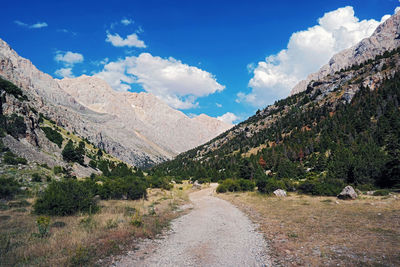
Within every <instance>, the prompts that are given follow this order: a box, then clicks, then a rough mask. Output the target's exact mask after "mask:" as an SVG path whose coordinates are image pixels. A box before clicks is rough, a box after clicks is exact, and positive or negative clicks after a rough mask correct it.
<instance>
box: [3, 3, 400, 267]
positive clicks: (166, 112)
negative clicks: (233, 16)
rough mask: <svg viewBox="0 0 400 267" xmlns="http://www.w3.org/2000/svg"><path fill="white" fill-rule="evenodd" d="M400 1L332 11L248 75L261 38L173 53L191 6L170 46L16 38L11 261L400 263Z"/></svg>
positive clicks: (8, 79)
mask: <svg viewBox="0 0 400 267" xmlns="http://www.w3.org/2000/svg"><path fill="white" fill-rule="evenodd" d="M100 2H101V1H100ZM81 4H82V5H84V3H81ZM96 4H97V3H96ZM230 4H231V3H230ZM259 4H261V2H260V3H259ZM318 4H322V3H318ZM99 5H100V6H101V3H100V4H99ZM190 5H195V4H194V3H190ZM382 5H383V4H382ZM127 6H129V7H131V3H129V5H127ZM171 6H174V5H173V4H171ZM367 6H368V5H367ZM168 8H171V7H170V6H168V7H165V6H164V9H165V10H167V9H168ZM231 8H233V9H235V8H237V6H236V5H232V6H231ZM243 8H244V7H243ZM246 8H247V7H246ZM324 8H325V6H324ZM224 9H225V7H224ZM370 9H371V8H370ZM91 10H92V9H90V12H92V11H91ZM160 10H161V9H160ZM177 10H180V9H179V8H177ZM392 10H393V9H392ZM399 10H400V7H396V8H395V11H394V14H392V13H391V14H390V15H384V16H383V17H381V19H380V20H375V19H369V20H365V19H363V20H360V19H358V18H357V17H355V15H354V9H353V7H352V6H346V7H340V8H338V9H337V10H334V11H331V12H327V13H325V14H324V16H323V17H320V18H319V19H318V24H316V25H314V26H312V27H309V26H307V27H308V28H306V30H298V31H296V32H294V33H293V34H292V36H291V37H290V39H289V42H288V45H287V48H286V49H283V50H280V52H279V53H277V54H271V55H269V56H267V57H265V59H264V60H262V61H259V62H258V63H254V62H253V63H248V65H247V72H248V73H246V75H247V76H248V74H251V75H253V77H252V78H251V79H250V80H249V82H248V83H247V87H248V88H244V89H239V88H240V87H243V83H242V81H240V77H239V76H241V75H240V74H237V73H234V72H233V69H234V68H235V67H234V66H235V64H237V62H236V61H239V56H240V53H243V55H245V54H246V52H249V51H247V50H251V49H250V44H249V43H247V42H246V47H247V48H246V49H243V47H242V46H243V44H241V45H239V46H240V47H239V48H238V47H237V46H236V45H237V44H236V43H235V42H236V40H235V42H231V43H229V46H225V47H219V49H220V50H218V49H217V50H213V47H210V46H208V48H207V49H208V50H207V53H208V51H212V52H210V54H207V53H205V51H202V52H203V54H202V53H201V52H200V51H201V48H202V47H203V46H206V45H209V44H208V43H207V44H206V43H204V42H200V39H201V38H199V39H198V40H197V39H196V42H195V44H194V43H191V44H187V45H186V46H185V45H183V46H184V47H180V46H177V47H180V48H179V49H178V50H176V51H175V52H176V54H177V55H179V56H182V58H183V59H184V60H180V59H176V58H174V57H172V56H169V57H166V56H165V55H166V54H168V53H165V54H163V52H162V50H163V49H166V48H165V47H169V48H168V49H173V48H174V47H175V46H176V45H177V44H176V43H174V44H173V45H172V44H170V43H169V41H172V39H175V37H176V36H175V34H174V33H173V32H174V31H175V30H179V29H180V30H182V29H181V28H179V27H182V22H181V21H180V22H179V23H177V25H180V26H179V27H178V26H173V27H172V28H163V30H157V33H158V34H161V35H162V34H163V33H164V32H170V31H171V32H172V34H171V35H170V36H168V38H167V40H164V41H165V43H164V42H159V40H157V41H155V42H154V43H152V42H150V41H149V42H147V41H146V43H145V42H144V41H143V40H140V39H139V37H140V38H141V37H142V34H143V36H146V34H147V32H144V30H143V28H142V27H141V26H140V25H139V24H138V23H137V24H135V23H136V22H134V21H133V20H132V19H130V18H129V17H123V18H122V19H121V18H120V19H118V20H115V21H114V22H112V23H111V22H107V23H106V22H104V25H108V26H104V27H103V28H104V29H105V30H104V29H103V30H104V31H105V34H106V35H105V36H106V37H104V36H103V35H104V32H103V35H101V36H100V37H99V36H97V37H96V38H100V39H101V40H102V41H103V42H104V43H106V45H107V46H108V47H107V46H105V47H104V48H100V47H101V45H100V42H99V40H100V39H96V42H98V44H96V45H98V46H99V47H95V45H93V43H92V41H93V40H92V37H89V34H88V33H87V32H86V33H83V32H81V33H79V34H72V32H70V31H68V30H66V29H64V30H65V31H64V30H62V29H58V30H55V29H54V28H51V27H49V28H48V30H52V31H56V32H57V34H69V37H68V38H67V37H65V36H64V37H63V38H66V39H62V38H61V37H57V38H55V39H54V40H53V39H52V40H53V42H55V43H56V41H57V42H58V41H59V42H58V46H59V47H62V46H61V44H62V45H64V42H66V43H68V42H69V44H70V45H72V44H73V46H74V47H79V48H81V49H84V48H85V47H86V49H87V50H86V54H85V56H84V55H83V54H81V53H78V52H72V51H66V50H65V51H64V50H61V48H60V49H58V48H57V49H56V48H54V47H53V46H52V47H51V48H50V47H49V44H48V43H47V42H43V43H42V44H41V45H40V49H42V48H43V50H44V47H46V49H47V50H46V51H47V52H48V51H50V50H51V51H52V52H51V53H52V55H51V57H53V61H54V62H52V64H50V63H49V61H48V60H47V59H45V58H44V57H43V58H42V57H40V60H39V59H38V58H37V57H35V56H32V52H31V51H38V50H37V47H35V46H34V45H33V44H32V46H29V47H27V46H25V44H24V42H20V43H16V42H13V41H11V42H10V43H13V46H14V45H15V47H17V48H18V49H17V48H16V50H18V53H17V51H16V50H14V48H12V47H11V45H10V44H9V43H7V42H6V41H5V39H4V40H3V39H0V266H7V267H8V266H400V257H399V255H400V247H399V242H400V11H399ZM212 11H213V12H215V10H212ZM254 11H255V10H254V9H253V11H252V12H254ZM307 11H308V10H307ZM88 12H89V11H88ZM90 12H89V13H90ZM296 12H297V10H296ZM165 13H168V12H165ZM179 13H181V12H179ZM195 13H196V14H197V10H196V12H195ZM90 14H92V15H93V14H94V13H90ZM110 14H111V13H110ZM227 14H229V12H227ZM96 15H98V14H97V13H96ZM192 15H193V16H194V15H195V14H193V13H192ZM174 16H176V14H175V15H174ZM263 16H265V14H263ZM147 17H151V18H152V19H154V20H155V21H157V20H156V17H155V16H153V14H151V16H150V15H149V14H147ZM218 17H220V16H219V14H218ZM228 17H229V16H228ZM1 19H2V18H0V20H1ZM61 19H62V18H60V20H61ZM77 19H78V17H77ZM80 19H82V18H80ZM182 19H183V18H182ZM254 19H256V18H254ZM264 19H265V18H264ZM298 19H300V18H298ZM171 20H173V18H168V19H166V20H164V21H163V22H162V23H160V24H159V25H157V26H156V27H155V26H154V25H153V26H154V27H153V28H151V27H149V28H150V31H151V30H153V31H154V29H158V27H161V28H162V27H166V26H165V25H167V24H168V23H170V22H171ZM203 20H204V18H203V17H201V18H200V20H199V21H203ZM183 21H186V22H187V18H186V19H183ZM68 23H69V22H68ZM68 23H67V24H68ZM85 23H88V21H87V20H85V22H84V23H83V24H85ZM148 23H149V22H148ZM251 23H252V24H251V25H253V22H251ZM274 23H275V22H274ZM287 23H289V22H287ZM291 23H293V21H292V22H291ZM14 24H15V25H13V26H14V27H20V28H19V29H20V30H25V31H26V34H27V32H28V31H30V33H33V32H34V31H36V30H40V29H42V28H47V27H48V26H49V25H47V23H36V24H28V23H25V22H22V21H20V20H14ZM164 24H165V25H164ZM85 25H86V24H85ZM185 25H186V24H185ZM217 25H219V24H217ZM307 25H308V24H307ZM192 26H193V25H191V24H187V25H186V26H185V27H188V29H189V30H190V32H191V33H192V34H193V32H196V31H195V30H193V29H192ZM227 26H228V25H225V28H224V27H221V29H224V31H225V30H226V29H228V28H229V27H228V28H227ZM247 26H249V25H247ZM286 26H288V24H286ZM57 27H58V26H57ZM88 27H89V26H88ZM90 27H93V26H90ZM174 27H177V28H174ZM288 27H289V26H288ZM133 28H135V29H136V30H135V31H134V33H132V32H133V30H132V29H133ZM269 28H273V29H275V28H280V27H269ZM93 29H95V28H93ZM93 29H92V28H91V30H88V32H89V31H90V32H92V31H93V32H92V33H91V34H93V35H96V34H98V32H97V31H96V30H93ZM116 29H119V30H121V32H123V30H122V29H125V31H127V30H128V29H129V32H130V34H129V35H127V36H126V38H125V37H124V36H120V35H119V34H118V33H116V32H114V30H115V31H117V30H116ZM207 29H208V31H211V30H218V29H219V27H215V25H213V27H210V25H207ZM42 30H43V29H42ZM236 30H237V31H239V32H240V30H241V28H240V27H235V32H234V33H235V34H232V36H237V35H236ZM264 30H266V29H264ZM146 31H147V30H146ZM242 33H243V32H242ZM247 33H249V32H248V31H247V30H246V34H247ZM250 33H251V31H250ZM0 34H2V32H0ZM153 34H154V32H153ZM276 34H278V32H276V31H275V35H276ZM9 35H10V36H14V38H16V37H15V35H14V34H13V33H12V34H9ZM149 35H150V34H149ZM183 35H186V37H189V36H188V35H187V33H185V34H183ZM217 35H218V37H220V38H222V39H224V38H228V37H229V35H228V34H227V35H226V36H225V35H224V34H221V33H219V34H217ZM21 36H23V35H21ZM27 36H30V37H29V38H31V40H35V39H34V38H33V37H32V36H31V35H29V34H27ZM271 36H273V37H274V38H275V37H276V36H274V34H272V35H271ZM164 37H165V36H164ZM172 37H174V38H172ZM1 38H3V36H1ZM19 38H20V37H18V38H17V39H19ZM27 38H28V37H27ZM29 38H28V39H29ZM47 38H49V40H50V39H51V38H50V35H47ZM74 38H76V39H74ZM276 38H277V37H276ZM10 39H11V40H12V38H10ZM170 39H171V40H170ZM222 39H219V41H221V40H222ZM19 40H20V39H19ZM55 40H56V41H55ZM61 40H64V41H61ZM73 40H76V42H75V41H73ZM77 40H85V42H87V43H85V42H81V41H77ZM207 40H208V39H207ZM210 40H211V39H210ZM153 41H154V40H153ZM181 41H182V42H183V41H184V40H181ZM264 41H265V42H266V43H273V42H272V40H270V39H264ZM257 42H258V41H257ZM49 43H51V42H49ZM156 43H157V44H159V43H162V44H163V45H165V47H164V48H162V46H157V45H156ZM212 43H213V46H218V44H219V43H218V42H212ZM239 43H240V42H239ZM51 45H53V44H51ZM103 45H104V44H103ZM36 46H38V45H37V44H36ZM88 47H90V49H88ZM234 47H236V51H235V57H234V56H232V55H231V56H227V55H225V54H223V53H221V51H224V52H226V53H230V52H231V51H230V49H231V48H232V49H233V48H234ZM256 47H257V46H256V45H255V46H254V49H256ZM23 48H24V49H23ZM228 48H229V49H228ZM311 48H312V49H311ZM19 49H20V50H19ZM30 49H32V50H30ZM118 49H119V51H120V52H119V54H118V53H117V52H115V51H117V50H118ZM151 49H154V50H152V51H153V53H154V52H156V51H157V52H158V53H160V55H163V56H157V55H155V56H153V55H152V54H151V53H150V52H149V50H151ZM191 49H193V50H191ZM271 49H272V48H271ZM274 49H276V48H274ZM139 51H143V52H139ZM190 51H191V53H189V52H190ZM193 51H196V52H195V53H194V52H193ZM232 51H233V50H232ZM263 51H264V50H263ZM277 51H278V50H277ZM19 53H20V54H19ZM48 53H50V52H48ZM97 53H98V54H97ZM193 53H194V54H193ZM263 53H265V51H264V52H263ZM221 54H223V55H221ZM328 54H329V57H330V59H329V60H327V55H328ZM21 55H31V56H32V58H35V62H37V63H38V65H37V66H40V67H41V68H43V70H40V69H39V68H38V67H36V66H35V65H34V64H33V63H32V62H31V61H30V60H29V59H27V58H24V57H22V56H21ZM99 55H102V56H101V57H102V58H100V56H99ZM237 55H238V58H237V59H236V56H237ZM47 56H48V55H47ZM234 58H235V60H233V59H234ZM250 58H254V56H252V57H250ZM321 58H322V59H325V60H324V62H323V64H322V63H321V62H322V61H321ZM206 59H207V60H206ZM46 60H47V61H46ZM203 60H204V61H203ZM213 60H216V61H215V62H217V61H218V62H219V63H220V65H218V64H215V65H214V63H215V62H214V61H213ZM32 61H33V59H32ZM222 61H223V64H221V62H222ZM300 61H301V64H299V62H300ZM320 61H321V62H320ZM79 64H82V65H79ZM241 64H242V63H241ZM302 64H304V65H302ZM242 65H243V64H242ZM55 66H57V68H58V69H57V70H56V71H54V70H52V71H53V72H54V74H53V75H54V77H53V76H52V75H50V74H47V73H46V72H45V71H44V70H46V71H47V72H48V73H50V72H49V69H53V68H55ZM221 66H224V68H225V69H223V70H222V71H221V70H220V68H221ZM317 67H318V68H317ZM206 69H210V70H212V71H213V72H216V73H219V75H220V76H222V77H223V78H222V79H219V80H218V81H217V78H216V75H215V74H213V73H211V72H209V71H207V70H206ZM311 70H312V71H311ZM306 71H307V73H305V72H306ZM225 72H226V73H229V75H228V76H225V75H224V74H225ZM76 73H79V76H75V75H74V74H76ZM238 73H239V72H238ZM236 76H237V77H236ZM227 77H228V78H227ZM247 78H248V77H247ZM242 79H243V76H242ZM225 84H226V85H225ZM282 96H283V97H282ZM272 99H273V101H272ZM274 101H275V102H274ZM260 103H261V104H260ZM265 103H268V104H265ZM271 103H273V104H271ZM249 110H251V112H250V113H249ZM207 114H208V115H207ZM248 114H252V115H251V116H248ZM245 118H247V119H245Z"/></svg>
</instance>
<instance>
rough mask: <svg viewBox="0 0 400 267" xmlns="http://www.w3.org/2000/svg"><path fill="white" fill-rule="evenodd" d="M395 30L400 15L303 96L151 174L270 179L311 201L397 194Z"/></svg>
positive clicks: (399, 148) (399, 145)
mask: <svg viewBox="0 0 400 267" xmlns="http://www.w3.org/2000/svg"><path fill="white" fill-rule="evenodd" d="M399 25H400V13H398V14H396V15H394V16H392V17H391V18H390V19H388V20H387V21H386V22H385V23H384V24H383V25H381V26H379V27H378V29H377V30H376V32H375V33H374V34H373V36H372V37H371V38H370V39H364V40H363V41H361V43H360V44H358V45H356V46H355V48H353V49H350V50H345V51H344V52H341V53H339V54H338V55H336V56H334V58H333V60H331V63H332V64H331V67H332V69H329V71H327V72H323V71H320V72H319V73H318V74H315V75H314V76H312V75H311V76H310V77H313V78H312V79H314V80H312V81H310V82H309V83H308V84H307V85H306V87H305V90H304V89H303V88H302V89H301V90H300V91H301V92H300V93H296V94H293V95H291V96H289V97H287V98H286V99H282V100H279V101H277V102H275V104H273V105H271V106H268V107H266V108H265V109H263V110H259V111H258V112H257V113H256V114H255V115H254V116H252V117H250V118H249V119H247V120H245V121H244V122H242V123H240V124H238V125H236V126H235V127H233V128H232V129H231V130H229V131H226V132H225V133H223V134H221V135H220V136H218V137H216V138H214V139H213V140H211V141H210V142H208V143H206V144H204V145H201V146H199V147H197V148H195V149H192V150H190V151H188V152H185V153H182V154H180V155H178V156H177V157H176V158H175V159H174V160H172V161H168V162H166V163H163V164H160V165H159V166H156V167H155V168H154V169H153V172H154V173H158V174H159V175H169V176H177V177H181V178H183V177H185V178H188V177H191V178H193V179H198V180H207V179H208V180H213V181H218V180H220V179H226V178H245V179H255V180H259V181H265V180H263V179H266V176H267V175H268V176H270V177H273V178H275V179H277V180H282V179H289V180H284V181H285V183H286V184H285V183H283V184H282V182H279V183H278V182H277V184H279V186H281V187H285V188H294V186H295V185H299V184H300V185H302V184H303V183H304V184H305V185H304V188H305V189H304V190H309V191H308V192H311V191H312V190H314V189H315V190H317V191H318V190H320V191H318V192H316V194H320V193H321V192H323V194H335V193H337V190H341V189H342V188H341V186H342V185H343V184H344V183H347V184H355V185H365V184H368V185H370V186H382V187H392V186H396V185H397V186H399V187H400V171H399V170H400V48H399V46H400V42H399V40H398V39H397V38H398V36H399V35H398V33H399V31H400V29H399ZM390 40H391V41H390ZM381 42H386V45H385V44H383V43H381ZM375 45H376V47H375ZM356 50H357V51H359V52H356ZM361 50H362V51H364V54H363V53H361V52H360V51H361ZM367 51H370V52H368V56H367V54H366V53H367ZM349 55H351V56H349ZM335 62H345V63H346V64H344V63H343V64H342V63H341V64H339V63H335ZM323 69H324V68H323ZM324 73H325V75H324ZM300 181H302V182H301V183H300ZM304 181H307V182H304ZM262 183H263V186H265V185H266V184H265V182H262ZM307 183H308V184H307ZM332 188H333V189H332ZM339 192H340V191H339Z"/></svg>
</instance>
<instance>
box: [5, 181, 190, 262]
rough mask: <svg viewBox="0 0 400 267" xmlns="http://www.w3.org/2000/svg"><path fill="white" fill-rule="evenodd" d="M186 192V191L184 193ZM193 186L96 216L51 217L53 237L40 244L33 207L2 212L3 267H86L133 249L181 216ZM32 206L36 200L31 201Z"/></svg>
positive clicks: (109, 204) (113, 206)
mask: <svg viewBox="0 0 400 267" xmlns="http://www.w3.org/2000/svg"><path fill="white" fill-rule="evenodd" d="M179 187H183V190H179ZM189 191H190V185H183V186H182V185H177V186H176V187H175V188H174V189H172V190H171V191H164V190H160V189H152V190H149V195H148V199H147V200H137V201H129V200H109V201H100V206H101V211H100V212H99V213H97V214H93V215H91V216H89V215H83V214H82V215H77V216H68V217H51V224H53V223H55V222H63V223H65V226H64V227H56V226H52V227H51V229H50V235H49V236H48V237H44V238H39V237H37V236H36V235H35V233H37V232H38V228H37V225H36V218H37V216H35V215H33V214H31V207H26V208H24V209H25V210H23V209H21V208H20V209H19V210H18V208H12V209H9V210H1V211H0V266H15V265H18V266H68V265H70V266H83V265H92V264H94V262H95V261H96V260H98V259H99V258H100V257H101V258H105V257H107V256H108V255H111V254H118V253H122V252H123V251H124V250H126V249H131V248H132V246H134V244H135V241H136V240H137V239H138V238H140V237H150V238H152V237H154V236H155V235H156V234H157V233H159V232H160V231H161V230H162V229H163V228H164V227H165V226H167V225H168V224H169V222H170V221H171V220H172V219H173V218H175V217H177V216H179V214H180V212H179V211H178V210H177V207H178V206H179V205H181V204H183V203H185V202H187V201H188V192H189ZM29 201H30V202H33V199H29Z"/></svg>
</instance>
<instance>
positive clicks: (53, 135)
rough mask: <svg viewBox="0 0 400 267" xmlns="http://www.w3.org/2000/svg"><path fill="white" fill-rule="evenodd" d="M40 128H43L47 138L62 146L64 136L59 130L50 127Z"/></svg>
mask: <svg viewBox="0 0 400 267" xmlns="http://www.w3.org/2000/svg"><path fill="white" fill-rule="evenodd" d="M40 129H42V131H43V132H44V134H45V135H46V137H47V139H49V140H50V141H51V142H53V143H55V144H56V145H57V146H58V147H59V148H61V146H62V142H63V141H64V138H63V137H62V135H61V134H60V133H59V132H57V131H56V130H53V129H52V128H50V127H41V128H40Z"/></svg>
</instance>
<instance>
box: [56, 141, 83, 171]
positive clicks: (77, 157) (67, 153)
mask: <svg viewBox="0 0 400 267" xmlns="http://www.w3.org/2000/svg"><path fill="white" fill-rule="evenodd" d="M84 148H85V143H83V142H79V145H78V147H75V146H74V143H73V142H72V140H69V141H68V143H67V144H66V145H65V147H64V149H63V151H62V152H61V154H62V156H63V159H64V160H66V161H70V162H77V163H79V164H81V165H83V159H84V155H85V149H84Z"/></svg>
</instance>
